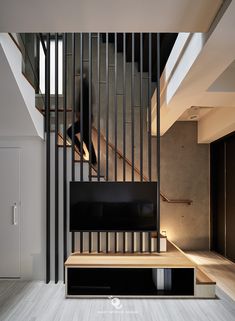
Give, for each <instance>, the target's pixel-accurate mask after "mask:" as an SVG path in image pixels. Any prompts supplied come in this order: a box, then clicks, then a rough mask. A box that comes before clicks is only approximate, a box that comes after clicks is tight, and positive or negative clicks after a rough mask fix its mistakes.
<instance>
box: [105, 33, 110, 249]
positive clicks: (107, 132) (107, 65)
mask: <svg viewBox="0 0 235 321" xmlns="http://www.w3.org/2000/svg"><path fill="white" fill-rule="evenodd" d="M105 68H106V70H105V71H106V77H105V79H106V180H107V181H108V180H109V145H108V142H109V34H108V33H106V48H105ZM108 251H109V233H108V232H106V252H108Z"/></svg>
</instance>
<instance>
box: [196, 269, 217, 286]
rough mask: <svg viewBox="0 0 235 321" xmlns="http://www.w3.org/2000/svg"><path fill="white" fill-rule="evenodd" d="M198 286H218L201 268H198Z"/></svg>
mask: <svg viewBox="0 0 235 321" xmlns="http://www.w3.org/2000/svg"><path fill="white" fill-rule="evenodd" d="M196 284H216V282H215V281H213V280H212V279H211V278H210V277H209V276H208V275H207V274H206V273H205V272H204V271H203V270H202V269H201V268H200V267H199V266H198V267H197V268H196Z"/></svg>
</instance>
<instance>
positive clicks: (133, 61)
mask: <svg viewBox="0 0 235 321" xmlns="http://www.w3.org/2000/svg"><path fill="white" fill-rule="evenodd" d="M131 42H132V46H131V47H132V61H131V147H132V174H131V179H132V182H134V180H135V116H134V113H135V110H134V105H135V92H134V91H135V34H134V33H132V35H131ZM131 243H132V252H134V232H132V233H131Z"/></svg>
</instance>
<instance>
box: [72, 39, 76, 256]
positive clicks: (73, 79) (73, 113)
mask: <svg viewBox="0 0 235 321" xmlns="http://www.w3.org/2000/svg"><path fill="white" fill-rule="evenodd" d="M75 75H76V38H75V33H73V34H72V148H71V153H72V155H71V161H72V163H71V178H72V182H74V181H75V145H74V144H75V129H74V123H75V108H76V106H75V104H76V87H75V86H76V83H75ZM74 236H75V235H74V232H72V252H74V250H75V239H74Z"/></svg>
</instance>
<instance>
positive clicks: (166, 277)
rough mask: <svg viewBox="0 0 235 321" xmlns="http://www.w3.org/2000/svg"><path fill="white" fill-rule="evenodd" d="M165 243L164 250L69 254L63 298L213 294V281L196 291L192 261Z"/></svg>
mask: <svg viewBox="0 0 235 321" xmlns="http://www.w3.org/2000/svg"><path fill="white" fill-rule="evenodd" d="M167 242H168V244H167V247H168V251H167V252H164V253H133V254H131V253H115V254H110V253H109V254H104V253H101V254H97V253H94V254H93V253H89V254H81V253H74V254H72V255H71V256H70V257H69V258H68V259H67V261H66V262H65V278H66V279H65V286H66V297H68V298H71V297H88V296H89V297H108V296H111V295H112V296H118V297H162V296H164V297H165V296H168V297H169V296H176V297H192V296H196V297H214V296H215V293H214V292H215V291H214V287H215V283H214V282H212V283H210V284H209V285H208V282H209V281H208V282H207V283H203V285H204V287H200V290H198V282H197V281H198V280H197V278H196V273H198V272H197V271H198V267H197V265H196V263H194V262H193V261H191V260H190V259H189V258H188V257H187V256H186V255H185V254H184V253H183V252H182V251H181V250H180V249H179V248H177V246H175V245H174V244H173V243H171V242H169V241H167ZM201 273H203V272H202V271H200V274H201ZM203 279H204V280H205V278H203ZM200 285H202V284H200ZM208 286H209V287H208ZM208 289H209V290H208Z"/></svg>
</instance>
